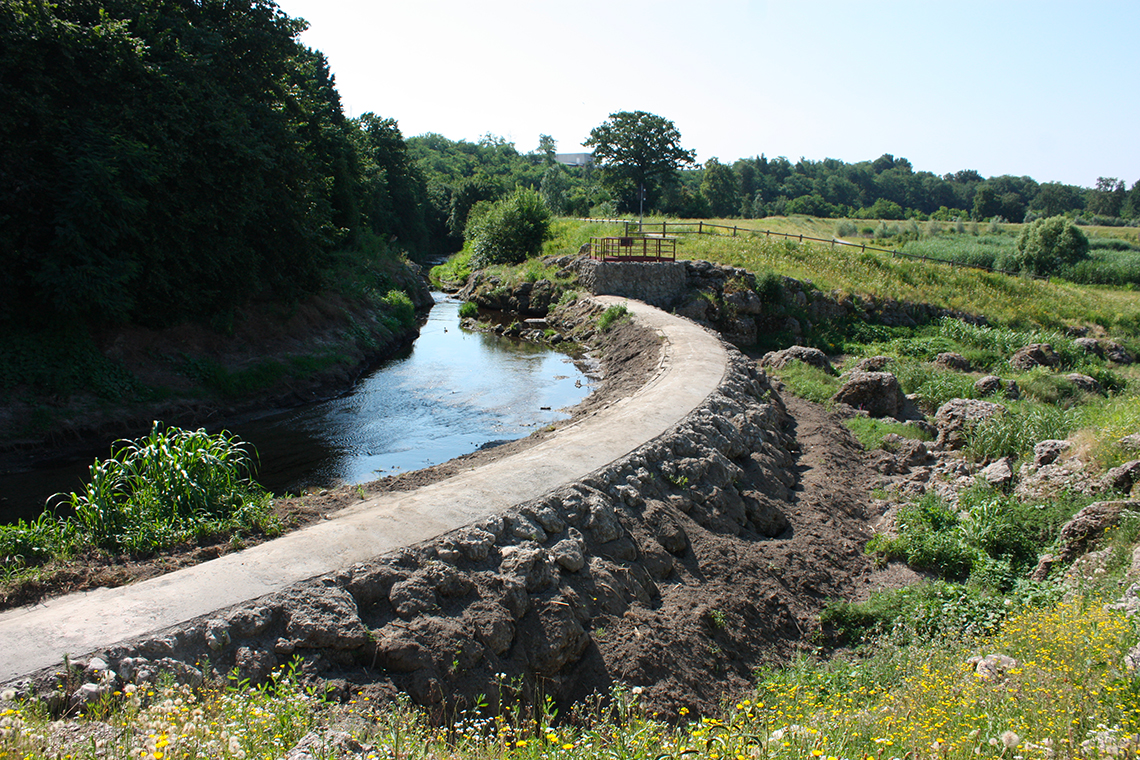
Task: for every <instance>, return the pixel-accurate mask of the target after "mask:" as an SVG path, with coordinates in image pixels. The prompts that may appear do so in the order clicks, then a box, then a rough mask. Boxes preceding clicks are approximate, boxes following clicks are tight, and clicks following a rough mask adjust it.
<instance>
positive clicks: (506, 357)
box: [0, 293, 593, 522]
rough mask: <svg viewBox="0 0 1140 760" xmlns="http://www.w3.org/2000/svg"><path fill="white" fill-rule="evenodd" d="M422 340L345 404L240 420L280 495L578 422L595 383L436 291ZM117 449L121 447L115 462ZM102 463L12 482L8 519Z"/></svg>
mask: <svg viewBox="0 0 1140 760" xmlns="http://www.w3.org/2000/svg"><path fill="white" fill-rule="evenodd" d="M433 296H434V298H435V305H434V306H433V307H432V309H431V311H430V312H429V313H428V316H427V319H426V321H425V322H424V323H423V327H422V328H421V330H420V335H419V337H418V338H417V339H416V340H415V342H414V343H413V344H412V346H411V347H410V348H409V349H406V350H405V351H404V353H402V354H400V355H398V356H396V357H394V358H392V359H390V360H388V361H386V362H384V363H383V364H381V365H380V366H379V367H377V368H376V369H375V370H373V371H372V372H371V373H369V374H368V375H367V376H365V377H364V378H362V379H361V380H360V382H358V383H357V384H356V385H355V386H354V387H353V388H352V389H351V390H350V391H348V392H347V393H345V394H344V395H343V396H341V397H339V398H335V399H332V400H330V401H325V402H321V403H317V404H312V405H308V406H303V407H297V408H294V409H290V410H287V411H284V412H278V413H275V414H271V415H263V416H256V417H247V418H244V419H238V420H233V421H231V423H230V424H228V425H227V430H228V431H229V432H231V433H233V434H234V435H236V436H237V437H238V438H240V439H242V440H243V441H247V442H249V443H251V444H252V445H253V446H254V447H255V448H256V449H257V453H258V459H259V463H260V464H259V470H258V480H259V481H260V482H261V483H262V485H264V486H265V487H266V488H268V489H269V490H271V491H273V492H274V493H277V494H282V493H299V492H302V491H305V490H310V489H315V488H325V487H330V486H335V485H339V484H344V483H348V484H354V483H364V482H367V481H370V480H374V479H376V478H378V477H382V476H384V475H392V474H396V473H400V472H406V471H409V470H417V469H421V468H423V467H428V466H430V465H433V464H439V463H441V462H446V461H447V460H449V459H452V458H454V457H456V456H459V455H461V454H466V453H470V452H472V451H475V450H477V449H479V448H481V447H485V446H490V445H494V444H495V443H496V442H505V441H510V440H514V439H517V438H522V437H525V436H527V435H529V434H530V433H531V432H533V431H534V430H535V429H537V428H539V427H543V426H545V425H549V424H551V423H553V422H556V421H558V420H562V419H566V418H567V417H568V413H567V412H566V411H565V410H566V409H567V408H569V407H572V406H574V405H575V404H577V403H579V402H580V401H582V400H583V399H584V398H585V397H586V396H587V395H589V393H590V391H591V390H592V386H593V380H592V379H591V376H590V375H589V374H587V372H586V371H584V370H583V368H582V367H580V366H579V365H578V364H577V363H575V361H574V360H573V359H572V358H571V357H570V356H568V355H566V354H563V353H559V352H557V351H553V350H551V349H550V348H548V347H545V346H538V345H534V344H530V343H525V342H523V341H518V340H512V339H509V338H502V337H498V336H495V335H490V334H486V333H481V332H470V331H467V330H463V329H461V328H460V327H459V306H460V304H459V302H458V301H456V300H455V299H453V298H451V297H449V296H446V295H444V294H442V293H434V294H433ZM107 452H109V448H108V449H106V450H105V451H104V452H103V453H104V454H105V453H107ZM90 464H91V459H90V458H87V459H84V460H83V461H73V462H63V463H61V462H58V461H56V462H52V463H51V464H50V465H45V466H37V467H34V468H30V469H28V470H26V471H23V472H13V473H6V474H3V475H0V494H3V496H2V497H0V515H2V518H3V520H4V521H5V522H11V521H14V520H16V519H18V518H23V519H28V518H30V517H34V516H35V515H36V514H37V513H38V512H39V511H40V510H41V509H42V507H43V504H44V500H45V499H46V498H47V497H49V496H51V495H52V494H53V493H56V492H60V491H72V490H78V489H79V488H80V486H81V483H82V478H83V477H84V476H85V475H86V473H87V467H88V465H90Z"/></svg>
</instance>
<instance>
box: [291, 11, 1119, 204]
mask: <svg viewBox="0 0 1140 760" xmlns="http://www.w3.org/2000/svg"><path fill="white" fill-rule="evenodd" d="M278 3H279V5H280V7H281V9H282V10H283V11H284V12H285V13H287V14H288V15H290V16H294V17H297V16H300V17H301V18H304V19H306V20H307V21H308V22H309V24H310V28H309V30H308V31H307V32H305V33H304V34H303V35H302V37H301V41H302V42H303V43H305V44H306V45H308V46H310V47H313V48H316V49H318V50H320V51H322V52H323V53H324V54H325V55H326V56H327V57H328V59H329V63H330V65H331V67H332V70H333V72H334V74H335V75H336V81H337V88H338V90H339V91H340V93H341V97H342V99H343V102H344V107H345V112H346V113H347V114H348V115H349V116H359V115H360V114H362V113H365V112H367V111H372V112H374V113H376V114H378V115H380V116H383V117H391V118H394V119H396V120H397V121H398V122H399V125H400V129H401V130H402V131H403V133H404V135H405V136H406V137H408V136H412V135H418V134H423V133H425V132H438V133H440V134H442V135H444V136H446V137H448V138H450V139H452V140H460V139H463V140H469V141H476V140H478V139H479V138H480V137H481V136H482V135H484V134H488V133H490V134H494V135H498V136H501V137H505V138H507V139H509V140H511V141H512V142H514V143H515V145H516V147H517V148H518V149H519V150H520V151H523V152H527V151H531V150H534V149H535V148H536V147H537V145H538V136H539V134H541V133H546V134H550V135H552V136H553V137H554V138H555V139H556V140H557V141H558V150H559V152H566V153H569V152H577V151H580V150H583V149H582V148H581V147H580V145H581V142H582V140H584V139H585V138H586V137H587V136H588V135H589V132H590V130H591V129H592V128H594V127H595V126H597V125H598V124H600V123H602V122H603V121H604V120H605V119H606V117H607V116H608V115H609V114H610V113H612V112H614V111H633V110H643V111H650V112H652V113H656V114H659V115H661V116H664V117H666V118H668V119H671V120H672V121H673V122H674V123H675V124H676V125H677V128H678V129H679V130H680V131H681V137H682V145H683V146H684V147H686V148H690V149H693V150H695V151H696V152H697V159H698V160H699V161H705V160H707V159H708V158H710V157H712V156H716V157H718V158H719V159H720V160H721V161H722V162H731V161H733V160H735V159H737V158H742V157H746V156H753V155H759V154H760V153H764V154H766V155H767V156H769V157H773V156H787V157H788V158H789V159H791V160H792V161H796V160H798V159H799V158H800V157H804V158H808V159H813V160H822V159H824V158H828V157H830V158H838V159H842V160H844V161H848V162H855V161H861V160H865V159H874V158H877V157H878V156H880V155H881V154H883V153H893V154H894V155H895V156H896V157H897V156H905V157H906V158H908V159H910V161H911V163H912V164H914V167H915V169H918V170H926V171H932V172H935V173H937V174H944V173H946V172H952V171H957V170H959V169H976V170H977V171H979V172H981V174H982V175H983V176H986V177H989V176H995V175H1000V174H1013V175H1029V176H1031V177H1033V178H1034V179H1036V180H1038V181H1039V182H1050V181H1057V182H1066V183H1070V184H1076V185H1083V186H1085V187H1091V186H1092V185H1094V184H1095V183H1096V179H1097V177H1099V176H1111V177H1118V178H1120V179H1122V180H1124V181H1125V183H1126V185H1127V186H1128V187H1131V186H1132V184H1133V183H1134V182H1136V181H1137V180H1138V179H1140V1H1138V0H1126V1H1125V0H1121V1H1119V2H1109V1H1102V0H1085V1H1084V2H1079V3H1078V2H1066V3H1062V2H1052V1H1051V0H1042V1H1038V2H1028V1H1027V2H1006V1H1003V0H989V2H983V1H976V2H975V1H974V0H966V1H965V2H928V1H927V0H909V2H903V1H901V0H900V1H898V2H895V1H882V2H880V1H878V0H864V1H863V2H854V0H851V1H850V2H841V1H840V0H788V1H787V2H775V1H773V2H759V1H754V0H709V2H706V3H701V4H698V3H693V2H680V1H678V0H577V1H576V2H572V3H571V2H560V3H556V2H551V1H550V0H484V1H483V2H470V0H404V1H403V2H398V3H397V2H391V1H390V0H379V1H375V0H374V1H373V2H360V1H359V0H357V1H354V2H349V1H348V0H278Z"/></svg>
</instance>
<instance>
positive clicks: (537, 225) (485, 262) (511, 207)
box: [464, 188, 551, 269]
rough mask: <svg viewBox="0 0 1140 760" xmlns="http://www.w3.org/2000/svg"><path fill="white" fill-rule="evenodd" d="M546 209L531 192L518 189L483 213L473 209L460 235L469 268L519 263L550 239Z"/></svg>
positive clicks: (537, 196)
mask: <svg viewBox="0 0 1140 760" xmlns="http://www.w3.org/2000/svg"><path fill="white" fill-rule="evenodd" d="M550 221H551V216H550V209H549V208H547V206H546V201H544V200H543V199H542V196H541V195H539V194H538V193H536V192H535V191H534V190H527V189H525V188H520V189H518V190H516V191H515V192H513V193H511V194H510V195H508V196H507V197H506V198H504V199H502V200H500V201H497V202H495V203H494V204H492V205H491V206H490V207H489V208H486V209H485V210H484V209H483V208H479V207H476V208H475V209H472V213H471V215H470V216H469V217H468V221H467V228H466V231H465V232H464V236H465V237H466V239H467V241H468V242H469V243H470V244H471V266H472V267H474V268H476V269H482V268H484V267H487V266H490V265H492V264H521V263H522V262H524V261H526V260H527V259H528V258H530V257H531V256H535V255H537V254H538V253H539V252H540V251H541V250H542V244H543V243H544V242H546V240H548V239H549V238H550Z"/></svg>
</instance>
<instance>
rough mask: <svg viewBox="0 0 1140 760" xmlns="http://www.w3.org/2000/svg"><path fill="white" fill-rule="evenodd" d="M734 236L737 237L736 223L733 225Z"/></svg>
mask: <svg viewBox="0 0 1140 760" xmlns="http://www.w3.org/2000/svg"><path fill="white" fill-rule="evenodd" d="M732 236H733V237H736V225H735V224H734V225H732Z"/></svg>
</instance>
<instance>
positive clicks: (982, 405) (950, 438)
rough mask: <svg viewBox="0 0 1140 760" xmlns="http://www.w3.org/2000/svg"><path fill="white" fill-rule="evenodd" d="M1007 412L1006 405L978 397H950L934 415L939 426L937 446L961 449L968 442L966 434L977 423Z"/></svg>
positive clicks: (935, 422)
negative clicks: (981, 399)
mask: <svg viewBox="0 0 1140 760" xmlns="http://www.w3.org/2000/svg"><path fill="white" fill-rule="evenodd" d="M1003 413H1005V407H1003V406H1001V405H1000V404H994V403H992V402H989V401H980V400H978V399H965V398H955V399H950V400H949V401H947V402H946V403H945V404H943V405H942V406H941V407H939V409H938V413H937V414H935V415H934V424H935V425H936V426H937V427H938V440H937V441H935V444H934V445H935V446H936V447H937V448H940V449H960V448H962V446H964V445H965V444H966V435H967V434H968V433H969V431H970V430H971V429H973V427H974V426H975V425H978V424H979V423H981V422H984V421H985V420H988V419H990V418H991V417H993V416H995V415H998V414H1003Z"/></svg>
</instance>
